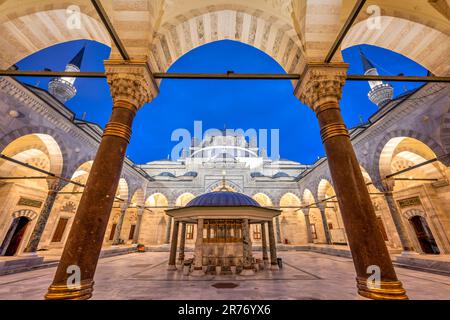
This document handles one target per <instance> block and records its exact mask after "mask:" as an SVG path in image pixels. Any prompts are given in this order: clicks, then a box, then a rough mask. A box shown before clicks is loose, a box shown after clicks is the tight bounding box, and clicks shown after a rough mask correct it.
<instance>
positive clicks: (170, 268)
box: [167, 264, 177, 271]
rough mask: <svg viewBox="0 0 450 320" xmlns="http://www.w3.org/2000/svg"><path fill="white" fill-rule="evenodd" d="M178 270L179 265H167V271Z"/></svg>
mask: <svg viewBox="0 0 450 320" xmlns="http://www.w3.org/2000/svg"><path fill="white" fill-rule="evenodd" d="M176 270H177V266H176V265H174V264H169V266H168V267H167V271H176Z"/></svg>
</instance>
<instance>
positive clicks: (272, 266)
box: [270, 264, 280, 271]
mask: <svg viewBox="0 0 450 320" xmlns="http://www.w3.org/2000/svg"><path fill="white" fill-rule="evenodd" d="M270 270H272V271H279V270H280V267H279V266H278V264H271V265H270Z"/></svg>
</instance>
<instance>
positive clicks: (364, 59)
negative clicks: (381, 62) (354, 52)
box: [359, 48, 375, 72]
mask: <svg viewBox="0 0 450 320" xmlns="http://www.w3.org/2000/svg"><path fill="white" fill-rule="evenodd" d="M359 56H360V57H361V61H362V64H363V69H364V72H368V71H369V70H370V69H375V66H374V65H373V64H372V62H371V61H370V60H369V59H368V58H367V57H366V55H365V54H364V52H363V51H362V50H361V48H359Z"/></svg>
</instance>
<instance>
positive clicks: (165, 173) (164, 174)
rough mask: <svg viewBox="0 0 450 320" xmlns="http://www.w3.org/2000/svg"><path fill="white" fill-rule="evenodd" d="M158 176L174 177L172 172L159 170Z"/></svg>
mask: <svg viewBox="0 0 450 320" xmlns="http://www.w3.org/2000/svg"><path fill="white" fill-rule="evenodd" d="M158 176H159V177H171V178H175V175H174V174H173V173H170V172H167V171H165V172H161V173H160V174H158Z"/></svg>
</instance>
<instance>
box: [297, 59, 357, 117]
mask: <svg viewBox="0 0 450 320" xmlns="http://www.w3.org/2000/svg"><path fill="white" fill-rule="evenodd" d="M347 69H348V64H346V63H309V64H307V65H306V67H305V70H304V72H303V75H302V78H301V80H300V81H299V83H298V85H297V87H296V88H295V91H294V94H295V96H296V97H297V98H299V99H300V101H301V102H303V103H304V104H306V105H307V106H309V107H310V108H311V109H313V110H314V111H316V110H317V108H318V107H319V106H320V105H323V104H326V103H330V102H332V103H338V102H339V100H340V99H341V96H342V87H343V86H344V84H345V78H346V76H347Z"/></svg>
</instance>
